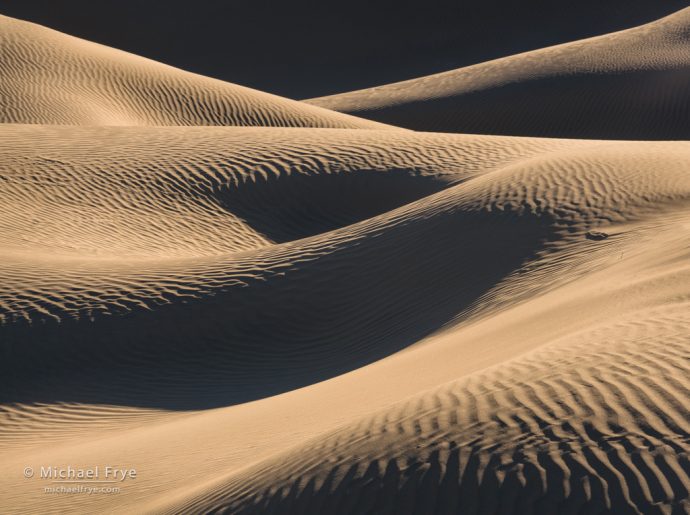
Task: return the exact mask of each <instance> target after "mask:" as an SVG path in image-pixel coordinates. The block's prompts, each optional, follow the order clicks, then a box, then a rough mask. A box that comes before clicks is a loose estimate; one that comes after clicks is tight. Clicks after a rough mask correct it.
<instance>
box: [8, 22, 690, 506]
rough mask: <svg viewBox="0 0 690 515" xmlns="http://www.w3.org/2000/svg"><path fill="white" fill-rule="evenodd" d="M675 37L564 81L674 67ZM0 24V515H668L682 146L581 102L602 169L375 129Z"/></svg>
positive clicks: (682, 496)
mask: <svg viewBox="0 0 690 515" xmlns="http://www.w3.org/2000/svg"><path fill="white" fill-rule="evenodd" d="M688 16H689V15H688V14H687V13H685V12H681V13H679V14H678V15H676V16H675V17H671V18H668V19H665V20H662V21H660V22H658V23H657V24H650V25H648V26H645V28H643V29H634V30H632V31H629V32H623V33H620V34H615V35H611V36H605V37H603V38H600V39H596V40H590V41H586V42H583V43H575V44H573V45H584V47H583V48H587V49H594V50H592V52H591V53H589V54H588V53H587V52H585V51H584V50H582V49H580V50H579V51H577V52H574V51H573V52H572V56H579V57H578V58H581V59H582V62H585V61H587V59H588V58H587V56H593V55H600V54H601V55H604V54H606V53H607V52H608V50H606V48H609V47H606V45H608V44H609V42H610V41H614V40H616V38H622V40H621V41H622V42H621V43H620V45H621V47H620V48H621V50H619V53H618V54H615V55H614V56H609V60H610V62H613V63H614V64H615V63H617V65H618V66H619V67H620V69H621V70H623V69H628V68H626V67H642V65H640V62H641V61H640V60H639V59H638V57H639V54H638V52H636V51H633V50H631V48H633V46H634V45H633V43H630V41H638V40H639V38H641V37H642V36H641V35H645V34H647V36H645V37H648V38H650V40H651V39H654V38H656V39H654V40H655V41H660V42H661V43H659V45H658V47H654V48H657V49H658V53H657V54H655V55H657V56H662V55H663V56H665V57H664V58H662V57H659V62H660V63H662V64H659V66H658V67H657V68H654V67H653V66H651V65H650V67H649V69H648V70H647V71H646V72H645V73H647V72H648V73H649V74H650V76H651V77H653V76H655V74H656V73H658V72H659V70H660V69H661V68H663V66H666V65H668V67H669V68H673V67H674V66H676V68H673V69H674V70H676V71H678V70H681V67H680V65H678V63H679V62H680V61H681V60H682V59H681V57H682V56H681V54H682V51H681V50H682V45H683V43H682V41H683V39H682V37H681V35H679V34H681V32H682V30H681V29H680V28H679V27H682V26H683V19H684V18H688ZM0 20H1V21H2V24H3V30H2V31H1V32H0V37H2V38H3V39H2V41H1V42H0V43H2V45H3V46H2V47H0V48H2V50H1V51H2V52H3V57H4V55H5V53H6V55H7V56H8V57H7V58H6V59H3V60H2V61H0V67H1V68H2V70H3V72H4V73H3V75H2V76H0V88H2V101H3V106H5V105H7V106H9V108H8V109H7V110H4V111H3V113H2V114H3V121H4V122H5V123H3V124H1V125H0V456H2V459H0V511H1V512H2V513H207V512H223V513H232V514H239V513H241V514H245V513H246V514H254V513H293V514H303V513H308V514H331V513H343V514H353V515H354V514H369V513H371V514H382V513H389V514H396V515H397V514H402V513H409V514H427V513H439V514H454V513H463V514H464V513H514V514H523V513H536V514H553V513H573V514H575V513H583V514H584V513H587V514H589V513H644V514H647V513H659V514H669V513H688V512H690V477H689V476H690V455H689V453H690V173H688V170H690V142H686V141H623V140H621V138H623V135H621V134H618V136H616V134H617V132H616V130H614V128H613V127H614V125H615V124H617V123H621V122H620V119H619V118H617V117H618V116H619V115H620V113H621V112H620V111H617V110H616V109H618V108H617V107H616V106H615V105H613V106H612V107H611V109H612V110H611V111H609V112H608V115H607V116H606V117H604V116H603V115H601V114H600V116H599V118H596V117H593V116H590V117H589V118H588V117H587V116H585V115H586V113H588V112H589V113H590V114H591V113H592V112H593V111H587V109H590V110H593V109H595V104H592V103H591V102H590V100H591V98H590V97H588V96H587V94H586V93H583V94H582V96H581V97H577V96H573V97H562V98H563V99H562V102H563V107H562V109H563V110H564V111H563V114H564V116H566V117H567V116H569V115H568V114H567V113H568V110H569V109H574V107H573V105H572V104H573V103H577V102H578V101H581V103H580V104H578V105H579V106H580V109H581V110H583V117H582V118H578V119H574V120H573V119H571V122H572V123H573V124H574V125H572V127H573V130H579V131H580V134H578V136H584V135H587V134H590V133H591V134H594V133H597V131H599V132H607V131H612V132H611V133H610V134H608V135H603V134H602V135H601V136H602V138H618V139H617V140H613V139H599V140H597V139H557V138H539V137H514V136H500V135H473V134H447V133H432V132H416V131H412V130H402V129H398V128H396V127H393V126H389V125H381V124H378V123H375V122H368V121H365V120H360V119H358V118H355V117H352V116H349V115H345V114H340V113H336V112H331V111H328V110H326V109H323V108H320V107H314V106H310V105H308V104H304V103H300V102H297V101H292V100H287V99H282V98H279V97H275V96H272V95H267V94H264V93H260V92H257V91H253V90H248V89H246V88H241V87H239V86H234V85H231V84H226V83H223V82H220V81H215V80H211V79H206V78H204V77H200V76H196V75H192V74H188V73H186V72H182V71H180V70H176V69H174V68H170V67H167V66H164V65H160V64H158V63H155V62H152V61H148V60H145V59H142V58H139V57H136V56H133V55H130V54H125V53H123V52H119V51H116V50H112V49H109V48H106V47H102V46H100V45H95V44H92V43H88V42H86V41H82V40H77V39H75V38H71V37H69V36H65V35H63V34H59V33H56V32H53V31H50V30H48V29H45V28H42V27H39V26H35V25H32V24H27V23H25V22H18V21H15V20H12V19H9V18H2V19H0ZM655 27H656V28H655ZM673 27H675V29H673ZM674 30H675V32H674ZM669 34H676V35H677V46H676V47H674V46H673V45H671V44H670V43H669V42H670V41H671V40H672V39H673V38H671V36H669ZM602 42H603V43H602ZM626 42H627V43H626ZM628 44H629V45H633V46H630V47H626V46H625V45H628ZM639 44H640V45H642V46H641V47H640V48H642V47H644V45H643V44H642V43H639ZM645 44H646V43H645ZM598 45H603V46H602V47H601V48H599V46H598ZM567 48H570V46H567V45H566V46H565V47H561V50H558V53H559V55H561V52H563V55H570V54H568V52H571V51H567V52H566V51H565V50H564V49H567ZM645 48H646V47H645ZM554 51H556V50H555V49H547V50H544V51H543V52H546V53H548V52H554ZM649 53H652V50H651V49H650V50H649ZM525 55H527V56H529V55H530V54H525ZM645 55H647V54H645ZM511 59H513V60H516V59H524V60H525V61H524V62H522V61H521V62H522V64H518V62H517V61H515V63H514V64H511V65H510V66H508V65H503V66H505V68H502V69H504V70H514V71H515V73H518V71H519V70H529V66H530V64H529V63H530V62H531V61H532V59H531V58H529V59H528V58H526V57H524V56H522V57H521V56H516V57H514V58H509V59H508V60H506V61H505V62H512V61H511ZM568 59H571V58H568ZM568 59H566V58H565V57H564V58H563V60H562V61H561V60H558V59H555V58H554V59H551V60H549V59H541V58H540V59H536V60H535V63H541V65H542V66H547V65H548V66H553V70H556V71H558V70H565V69H572V70H575V71H574V72H573V73H574V74H577V73H580V72H579V71H577V70H579V68H577V66H579V65H578V64H576V63H575V62H574V61H572V60H570V61H569V60H568ZM592 59H593V58H592ZM578 62H579V61H578ZM597 62H598V61H597ZM39 63H42V64H40V65H39ZM496 63H499V61H497V62H494V63H488V64H486V65H480V66H486V67H488V68H487V70H488V71H487V72H486V77H489V79H491V80H494V78H495V77H497V76H498V75H495V76H494V75H492V74H494V71H495V70H499V68H498V67H497V66H498V64H496ZM549 63H550V64H549ZM567 63H571V64H567ZM593 63H594V64H593ZM663 63H666V64H663ZM668 63H671V64H668ZM590 64H591V65H592V66H595V64H596V63H595V61H590ZM535 66H536V64H535ZM569 66H570V67H572V68H568V67H569ZM583 66H584V65H583ZM492 67H494V68H492ZM664 69H665V68H664ZM468 70H470V69H468ZM491 70H494V71H491ZM607 70H608V69H607ZM450 73H451V74H457V73H461V72H450ZM462 73H465V72H462ZM495 73H496V74H499V72H498V71H496V72H495ZM501 73H502V72H501ZM506 73H507V72H506ZM511 73H512V72H511ZM525 73H529V71H525ZM544 73H546V71H545V72H544ZM554 73H556V72H554ZM559 73H560V72H559ZM602 74H603V75H606V76H610V77H613V76H614V75H615V74H614V73H613V72H611V71H610V70H609V71H606V70H604V72H602ZM607 74H608V75H607ZM621 74H622V75H621V76H623V75H624V73H623V72H621ZM678 74H681V73H680V71H678ZM482 76H483V75H482ZM489 79H487V80H489ZM426 80H431V79H420V81H426ZM463 80H464V79H463ZM535 80H536V79H535ZM559 80H564V81H565V80H568V77H566V76H565V75H564V76H563V77H562V78H561V79H559ZM611 80H613V79H611ZM454 81H455V79H453V81H451V82H452V83H453V84H455V82H454ZM432 82H433V81H432ZM410 84H411V85H412V86H413V87H412V89H414V88H416V87H417V86H416V85H415V83H410ZM439 84H441V83H440V82H439ZM673 84H674V86H673V87H674V88H675V87H676V86H675V82H674V83H673ZM633 86H634V83H633ZM425 87H426V86H425ZM444 87H445V86H444ZM538 88H539V86H536V85H535V91H538ZM528 89H529V88H528ZM381 90H382V91H384V90H385V88H382V89H381ZM430 91H432V90H430ZM673 91H674V93H673V94H671V93H669V92H666V93H664V91H659V90H655V89H654V88H653V87H652V86H650V87H649V89H648V90H646V92H645V93H646V94H647V97H645V98H648V99H649V100H650V102H649V103H648V104H644V109H646V111H645V113H647V114H649V116H653V117H654V120H656V121H655V122H650V123H649V124H646V125H642V124H641V125H638V128H639V129H640V130H642V129H644V130H645V131H647V132H648V133H649V134H647V138H646V139H647V140H652V139H655V140H661V139H663V138H665V137H666V136H667V135H668V134H670V133H672V132H674V131H681V130H682V127H681V124H680V123H679V121H678V120H679V118H674V116H675V115H673V113H683V112H684V111H683V109H684V108H685V101H684V99H683V98H681V96H680V90H679V89H674V90H673ZM563 94H565V93H563ZM358 95H361V93H359V92H355V93H353V94H352V96H351V97H346V96H343V97H342V98H343V99H345V98H354V99H356V98H364V97H358ZM573 95H574V93H573ZM624 95H625V92H624V91H623V92H621V96H622V97H624ZM371 98H374V97H371ZM381 98H383V97H381ZM401 98H402V97H401ZM449 98H450V97H449ZM453 98H454V97H453ZM506 98H507V97H506ZM534 98H535V100H534V102H537V98H538V94H536V96H535V97H534ZM335 100H337V99H333V101H335ZM652 100H653V102H652ZM453 101H454V100H453ZM506 101H507V100H506ZM528 101H529V100H528V99H524V98H523V99H521V102H525V103H527V102H528ZM628 101H629V100H628ZM628 101H626V102H628ZM515 102H516V105H517V104H518V101H517V100H515ZM621 102H624V100H623V98H622V99H621ZM324 103H326V102H325V101H324ZM432 104H433V102H432V101H431V100H429V101H428V103H427V102H421V101H411V102H410V103H409V105H408V107H407V108H406V109H410V111H409V112H412V111H415V112H416V113H417V118H416V119H417V120H420V121H422V120H429V123H432V124H433V123H439V124H442V123H444V122H443V119H442V118H441V117H440V116H439V117H438V118H435V116H437V115H434V114H433V113H434V112H435V111H434V109H435V108H434V107H433V106H432ZM401 105H402V104H401ZM447 105H449V106H450V105H453V104H452V103H450V104H447ZM520 105H521V106H522V104H520ZM525 105H527V104H525ZM535 105H536V104H535ZM621 105H622V104H621ZM413 106H414V108H413ZM637 106H638V104H633V105H632V108H636V107H637ZM331 107H334V106H331ZM427 107H429V109H428V110H427ZM552 107H553V106H552ZM476 109H477V112H480V110H481V104H479V105H478V107H476ZM640 109H642V107H640ZM344 110H349V109H344ZM447 111H448V116H449V118H448V119H451V118H453V119H454V116H455V115H454V114H453V113H454V111H453V110H452V109H451V108H448V109H447ZM391 112H393V111H391ZM401 112H402V111H401ZM458 112H459V111H458ZM486 116H487V120H488V122H487V123H489V122H491V121H493V122H495V123H496V126H495V128H494V129H492V131H493V132H497V133H499V132H501V131H500V130H499V126H500V123H499V122H501V121H502V120H503V121H504V119H502V118H500V117H499V118H496V117H493V115H491V113H487V115H486ZM621 116H622V115H621ZM678 116H680V115H678ZM457 119H458V120H461V119H462V116H461V115H458V118H457ZM385 121H386V122H392V120H385ZM532 122H533V123H534V124H535V125H526V126H525V127H523V128H524V132H525V133H526V134H529V133H531V132H534V131H531V130H530V129H529V128H530V127H537V126H538V124H540V123H543V127H544V128H545V131H546V132H548V130H547V129H549V127H550V126H549V123H548V119H542V121H541V122H539V121H538V120H537V118H535V119H533V120H532ZM420 123H421V122H420ZM578 124H580V125H578ZM209 125H228V126H214V127H211V126H209ZM229 125H233V126H229ZM562 127H569V125H563V126H562ZM577 127H580V129H577ZM415 128H416V127H415ZM631 130H632V129H631ZM654 131H656V132H654ZM652 133H654V134H652ZM654 135H656V136H658V137H653V136H654ZM678 136H679V137H680V136H681V134H680V133H679V134H678ZM68 466H69V467H71V468H72V469H79V468H90V469H93V468H94V467H96V466H98V467H100V476H99V477H100V478H101V479H102V478H103V474H104V471H105V467H106V466H113V467H117V468H121V469H123V468H126V469H134V470H136V477H135V478H128V479H126V480H123V481H119V482H117V483H116V484H113V483H103V484H105V485H106V487H107V488H113V487H116V488H119V489H120V491H119V493H93V494H88V493H84V492H81V493H53V492H52V491H51V490H50V489H51V488H60V487H65V486H71V487H74V486H75V485H76V486H77V487H78V486H79V485H81V486H84V485H85V486H88V487H93V486H94V485H93V484H88V483H81V482H80V481H79V480H73V482H71V483H67V484H66V485H65V483H61V482H57V483H56V482H55V481H54V478H46V477H41V474H42V471H41V470H42V467H44V468H45V467H55V468H66V467H68ZM29 469H30V471H29V472H28V473H27V470H29ZM103 484H98V485H97V486H99V487H101V486H102V485H103ZM46 489H48V490H46Z"/></svg>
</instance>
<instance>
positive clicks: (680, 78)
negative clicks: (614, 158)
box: [308, 9, 690, 140]
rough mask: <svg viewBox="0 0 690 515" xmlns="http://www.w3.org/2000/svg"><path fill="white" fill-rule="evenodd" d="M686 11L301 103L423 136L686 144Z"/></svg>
mask: <svg viewBox="0 0 690 515" xmlns="http://www.w3.org/2000/svg"><path fill="white" fill-rule="evenodd" d="M689 94H690V9H685V10H682V11H679V12H677V13H675V14H673V15H670V16H668V17H666V18H662V19H661V20H658V21H656V22H653V23H649V24H647V25H642V26H640V27H637V28H633V29H629V30H625V31H622V32H616V33H612V34H607V35H604V36H599V37H595V38H591V39H585V40H582V41H576V42H573V43H566V44H563V45H558V46H554V47H550V48H544V49H541V50H535V51H532V52H527V53H523V54H518V55H514V56H511V57H506V58H503V59H497V60H495V61H489V62H485V63H481V64H477V65H474V66H469V67H466V68H460V69H457V70H451V71H448V72H445V73H439V74H436V75H429V76H426V77H421V78H418V79H412V80H409V81H405V82H399V83H395V84H389V85H385V86H380V87H374V88H370V89H364V90H359V91H353V92H350V93H343V94H340V95H333V96H329V97H322V98H317V99H312V100H309V101H308V102H309V103H311V104H314V105H319V106H322V107H326V108H328V109H334V110H337V111H342V112H347V113H350V114H356V115H358V116H363V117H366V118H370V119H372V120H378V121H381V122H384V123H391V124H394V125H399V126H401V127H407V128H410V129H416V130H426V131H444V132H464V133H478V134H507V135H518V136H548V137H568V138H600V139H642V140H648V139H651V140H666V139H669V140H670V139H687V138H688V137H690V126H689V125H688V123H687V120H688V117H689V116H690V111H689V108H688V102H687V97H688V95H689Z"/></svg>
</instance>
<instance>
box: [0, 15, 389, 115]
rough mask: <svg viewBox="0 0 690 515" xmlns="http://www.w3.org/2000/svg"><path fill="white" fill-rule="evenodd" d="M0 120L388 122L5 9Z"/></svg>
mask: <svg viewBox="0 0 690 515" xmlns="http://www.w3.org/2000/svg"><path fill="white" fill-rule="evenodd" d="M0 98H1V99H2V100H1V106H2V110H1V111H0V122H3V123H35V124H42V123H48V124H64V125H241V126H279V127H340V128H384V127H383V126H382V125H381V124H377V123H375V122H370V121H368V120H358V119H357V118H354V117H351V116H347V115H343V114H340V113H333V112H329V111H327V110H324V109H321V108H317V107H314V106H308V105H305V104H302V103H299V102H296V101H293V100H288V99H285V98H281V97H277V96H274V95H270V94H268V93H263V92H260V91H255V90H252V89H249V88H245V87H242V86H238V85H235V84H229V83H226V82H222V81H219V80H214V79H210V78H207V77H203V76H200V75H195V74H192V73H188V72H184V71H182V70H179V69H176V68H172V67H170V66H166V65H163V64H160V63H156V62H154V61H150V60H148V59H144V58H142V57H138V56H135V55H132V54H128V53H126V52H122V51H119V50H115V49H113V48H109V47H105V46H102V45H98V44H96V43H91V42H88V41H84V40H81V39H77V38H74V37H72V36H68V35H66V34H61V33H59V32H56V31H54V30H50V29H47V28H45V27H41V26H40V25H35V24H33V23H28V22H24V21H20V20H15V19H12V18H8V17H5V16H0Z"/></svg>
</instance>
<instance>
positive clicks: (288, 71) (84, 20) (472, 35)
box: [1, 0, 687, 98]
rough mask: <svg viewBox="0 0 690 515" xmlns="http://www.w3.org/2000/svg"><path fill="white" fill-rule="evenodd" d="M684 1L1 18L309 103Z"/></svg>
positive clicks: (214, 9) (263, 6)
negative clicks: (26, 21)
mask: <svg viewBox="0 0 690 515" xmlns="http://www.w3.org/2000/svg"><path fill="white" fill-rule="evenodd" d="M686 6H687V1H685V0H604V1H602V0H580V1H578V2H573V1H565V2H564V1H561V2H554V1H552V0H521V1H520V2H515V1H514V0H483V1H481V2H479V1H476V0H472V1H458V0H425V2H424V3H423V5H422V4H420V2H419V1H418V0H402V1H401V0H377V1H376V2H371V1H368V0H348V1H347V2H328V3H326V2H322V1H320V0H292V1H291V2H276V1H275V0H233V1H226V2H220V1H218V0H196V1H195V2H194V8H190V4H189V2H188V0H166V2H165V9H161V8H160V5H159V4H158V3H155V2H141V1H135V0H99V1H98V2H94V1H93V0H62V1H60V2H59V3H58V2H55V1H54V0H24V1H21V2H20V1H14V2H3V5H2V7H1V9H2V11H3V13H4V14H6V15H8V16H12V17H14V18H20V19H25V20H29V21H33V22H35V23H40V24H41V25H45V26H47V27H52V28H54V29H56V30H59V31H60V32H65V33H67V34H72V35H75V36H78V37H81V38H84V39H88V40H89V41H97V42H98V43H102V44H104V45H108V46H111V47H114V48H120V49H122V50H127V51H128V52H132V53H135V54H138V55H143V56H146V57H148V58H151V59H154V60H156V61H161V62H164V63H167V64H171V65H173V66H177V67H179V68H182V69H184V70H189V71H193V72H196V73H200V74H202V75H207V76H211V77H216V78H218V79H223V80H227V81H230V82H234V83H238V84H243V85H246V86H249V87H252V88H256V89H258V90H261V91H270V92H271V93H276V94H278V95H282V96H287V97H289V98H308V97H316V96H322V95H329V94H333V93H340V92H343V91H351V90H354V89H361V88H366V87H370V86H375V85H377V84H386V83H389V82H396V81H400V80H405V79H410V78H413V77H421V76H423V75H429V74H431V73H437V72H441V71H445V70H449V69H452V68H459V67H461V66H468V65H470V64H475V63H478V62H482V61H487V60H489V59H495V58H497V57H504V56H506V55H512V54H516V53H518V52H524V51H527V50H532V49H535V48H542V47H545V46H551V45H555V44H558V43H563V42H566V41H574V40H576V39H582V38H585V37H590V36H596V35H599V34H605V33H608V32H612V31H615V30H621V29H625V28H628V27H633V26H635V25H640V24H642V23H646V22H649V21H653V20H655V19H658V18H661V17H662V16H665V15H667V14H670V13H672V12H674V11H677V10H678V9H682V8H683V7H686Z"/></svg>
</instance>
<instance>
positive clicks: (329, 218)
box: [217, 169, 449, 243]
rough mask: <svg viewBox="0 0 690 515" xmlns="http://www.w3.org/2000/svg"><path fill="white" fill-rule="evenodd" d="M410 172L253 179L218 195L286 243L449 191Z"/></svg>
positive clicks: (254, 225)
mask: <svg viewBox="0 0 690 515" xmlns="http://www.w3.org/2000/svg"><path fill="white" fill-rule="evenodd" d="M448 185H449V183H448V182H447V181H443V180H440V179H439V178H438V177H435V176H423V175H420V174H418V173H416V172H414V171H412V170H404V169H398V170H396V169H387V170H385V171H384V172H381V171H374V170H371V171H367V170H357V171H356V172H334V173H318V174H315V173H300V172H296V171H293V172H291V173H290V174H282V175H280V176H278V177H276V176H273V175H269V176H266V177H265V178H264V177H261V176H260V175H258V174H254V175H253V176H252V180H251V181H249V180H248V181H247V182H243V183H240V184H239V185H236V186H233V187H232V188H229V189H225V190H221V191H220V192H219V193H218V194H217V198H218V199H219V201H220V203H221V205H222V206H223V207H224V208H225V209H227V210H228V211H230V212H231V213H233V214H235V215H236V216H238V217H239V218H241V219H243V220H244V221H246V222H247V223H248V224H249V225H250V226H251V227H252V228H253V229H254V230H256V231H257V232H259V233H261V234H263V235H265V236H266V237H267V238H268V239H270V240H271V241H274V242H276V243H284V242H287V241H293V240H298V239H301V238H307V237H309V236H314V235H317V234H322V233H325V232H329V231H332V230H334V229H338V228H340V227H345V226H347V225H351V224H354V223H356V222H360V221H362V220H366V219H368V218H371V217H373V216H376V215H380V214H382V213H385V212H387V211H391V210H392V209H395V208H397V207H400V206H403V205H405V204H408V203H410V202H413V201H415V200H418V199H420V198H423V197H426V196H428V195H431V194H433V193H437V192H439V191H441V190H443V189H445V188H447V187H448Z"/></svg>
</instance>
